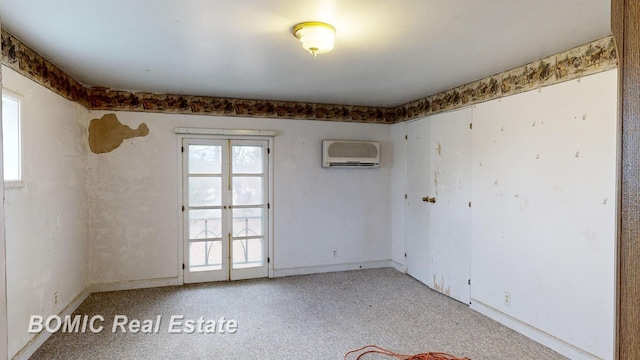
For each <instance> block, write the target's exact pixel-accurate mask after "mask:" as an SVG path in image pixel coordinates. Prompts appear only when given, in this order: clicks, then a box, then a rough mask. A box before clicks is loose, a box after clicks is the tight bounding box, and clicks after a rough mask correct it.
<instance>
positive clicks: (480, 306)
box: [471, 298, 601, 360]
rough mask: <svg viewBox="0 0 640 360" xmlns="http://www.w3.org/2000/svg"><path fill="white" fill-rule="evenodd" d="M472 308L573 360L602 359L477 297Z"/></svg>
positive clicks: (472, 302)
mask: <svg viewBox="0 0 640 360" xmlns="http://www.w3.org/2000/svg"><path fill="white" fill-rule="evenodd" d="M471 309H473V310H475V311H477V312H479V313H481V314H482V315H485V316H487V317H489V318H491V319H493V320H495V321H497V322H499V323H501V324H502V325H505V326H506V327H508V328H511V329H513V330H515V331H517V332H519V333H520V334H522V335H524V336H526V337H528V338H530V339H531V340H533V341H536V342H538V343H540V344H542V345H544V346H546V347H548V348H550V349H552V350H554V351H556V352H558V353H560V354H562V355H564V356H566V357H568V358H570V359H573V360H594V359H601V358H600V357H598V356H596V355H593V354H591V353H589V352H587V351H585V350H582V349H580V348H578V347H576V346H573V345H571V344H569V343H567V342H566V341H563V340H561V339H559V338H557V337H555V336H553V335H551V334H547V333H546V332H544V331H542V330H539V329H537V328H535V327H533V326H531V325H529V324H527V323H524V322H522V321H520V320H518V319H516V318H514V317H511V316H509V315H507V314H505V313H503V312H501V311H499V310H496V309H494V308H492V307H491V306H489V305H486V304H484V303H482V302H481V301H479V300H477V299H473V298H472V299H471Z"/></svg>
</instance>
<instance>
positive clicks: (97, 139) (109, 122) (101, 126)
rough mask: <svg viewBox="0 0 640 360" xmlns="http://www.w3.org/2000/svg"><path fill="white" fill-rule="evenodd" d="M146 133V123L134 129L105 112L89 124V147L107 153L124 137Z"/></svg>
mask: <svg viewBox="0 0 640 360" xmlns="http://www.w3.org/2000/svg"><path fill="white" fill-rule="evenodd" d="M147 135H149V128H148V127H147V124H145V123H142V124H140V126H138V128H137V129H135V130H134V129H132V128H130V127H129V126H127V125H124V124H122V123H121V122H120V121H119V120H118V118H117V117H116V115H115V114H105V115H104V116H103V117H101V118H100V119H93V120H91V123H90V124H89V147H90V148H91V151H92V152H94V153H96V154H103V153H108V152H111V151H113V150H115V149H117V148H118V147H119V146H120V145H121V144H122V142H123V141H124V140H125V139H131V138H134V137H143V136H147Z"/></svg>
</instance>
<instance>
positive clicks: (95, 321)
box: [28, 315, 238, 334]
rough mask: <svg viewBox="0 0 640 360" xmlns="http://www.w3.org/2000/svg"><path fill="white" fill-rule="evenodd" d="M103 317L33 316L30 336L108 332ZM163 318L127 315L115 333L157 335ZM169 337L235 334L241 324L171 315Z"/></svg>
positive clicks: (116, 318)
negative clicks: (175, 335) (174, 335)
mask: <svg viewBox="0 0 640 360" xmlns="http://www.w3.org/2000/svg"><path fill="white" fill-rule="evenodd" d="M104 322H105V319H104V316H102V315H92V316H89V315H73V316H72V315H65V316H58V315H51V316H49V317H47V318H46V319H45V318H44V316H42V315H31V318H30V320H29V327H28V332H29V333H30V334H37V333H40V332H42V331H43V330H45V331H47V332H49V333H52V334H53V333H56V332H63V333H87V332H89V333H94V334H97V333H100V332H102V331H104V330H105V326H104ZM162 322H163V318H162V315H158V316H156V317H155V318H151V319H129V317H128V316H127V315H114V316H113V322H112V324H111V332H112V333H114V334H117V333H131V334H137V333H142V334H157V333H159V332H160V330H161V327H162ZM165 330H166V332H167V333H169V334H235V333H236V332H237V331H238V322H237V321H236V320H234V319H226V318H225V317H224V316H221V317H220V318H218V319H217V320H216V319H206V318H205V317H204V316H201V317H199V318H198V319H190V318H185V316H184V315H171V317H170V318H169V322H168V326H167V327H166V328H164V330H163V331H165Z"/></svg>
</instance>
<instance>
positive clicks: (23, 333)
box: [2, 67, 89, 356]
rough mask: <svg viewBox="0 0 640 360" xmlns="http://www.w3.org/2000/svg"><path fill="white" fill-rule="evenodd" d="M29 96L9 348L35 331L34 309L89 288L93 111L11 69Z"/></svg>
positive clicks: (9, 217)
mask: <svg viewBox="0 0 640 360" xmlns="http://www.w3.org/2000/svg"><path fill="white" fill-rule="evenodd" d="M2 75H3V86H4V87H6V88H8V89H10V90H12V91H14V92H16V93H18V94H21V95H22V96H23V102H22V136H23V181H24V186H22V187H17V188H10V189H6V190H5V197H6V199H5V216H6V253H7V303H8V304H7V311H8V325H9V354H10V355H11V356H13V355H14V354H15V353H16V352H17V351H18V350H20V349H21V348H22V347H23V346H24V345H25V344H26V343H27V342H28V341H29V340H30V339H31V338H32V337H33V335H31V334H28V333H27V325H28V321H29V317H30V316H31V315H32V314H43V315H47V316H48V315H51V314H57V313H59V312H60V311H62V309H63V308H64V307H65V306H66V305H67V304H69V303H70V302H71V301H72V300H73V299H74V298H76V296H78V295H79V294H80V293H81V292H82V291H83V290H84V288H85V285H86V281H87V274H88V265H87V263H88V258H89V251H88V246H87V242H86V239H87V235H88V231H87V230H88V218H87V210H88V207H87V197H86V195H85V194H86V191H85V179H84V177H85V175H84V173H85V171H86V153H87V149H88V146H87V145H86V131H87V130H86V125H87V122H86V119H87V116H88V111H87V110H86V109H84V108H83V107H81V106H80V105H77V104H75V103H73V102H70V101H68V100H65V99H63V98H62V97H60V96H58V95H56V94H54V93H53V92H51V91H49V90H47V89H45V88H44V87H42V86H40V85H38V84H36V83H35V82H33V81H31V80H29V79H27V78H25V77H23V76H21V75H18V74H17V73H15V72H14V71H13V70H10V69H8V68H6V67H3V69H2Z"/></svg>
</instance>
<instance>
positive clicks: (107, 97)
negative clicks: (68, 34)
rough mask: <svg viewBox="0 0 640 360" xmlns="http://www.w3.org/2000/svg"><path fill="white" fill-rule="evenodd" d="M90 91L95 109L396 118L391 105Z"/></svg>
mask: <svg viewBox="0 0 640 360" xmlns="http://www.w3.org/2000/svg"><path fill="white" fill-rule="evenodd" d="M87 93H88V99H89V107H90V108H91V109H94V110H112V111H113V110H124V111H144V112H158V113H170V114H203V115H223V116H241V117H258V118H279V119H303V120H324V121H340V122H362V123H379V124H391V123H393V121H394V111H393V109H392V108H377V107H364V106H347V105H325V104H311V103H296V102H284V101H268V100H244V99H228V98H218V97H208V96H185V95H167V94H152V93H130V92H126V91H112V90H105V89H88V90H87Z"/></svg>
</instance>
